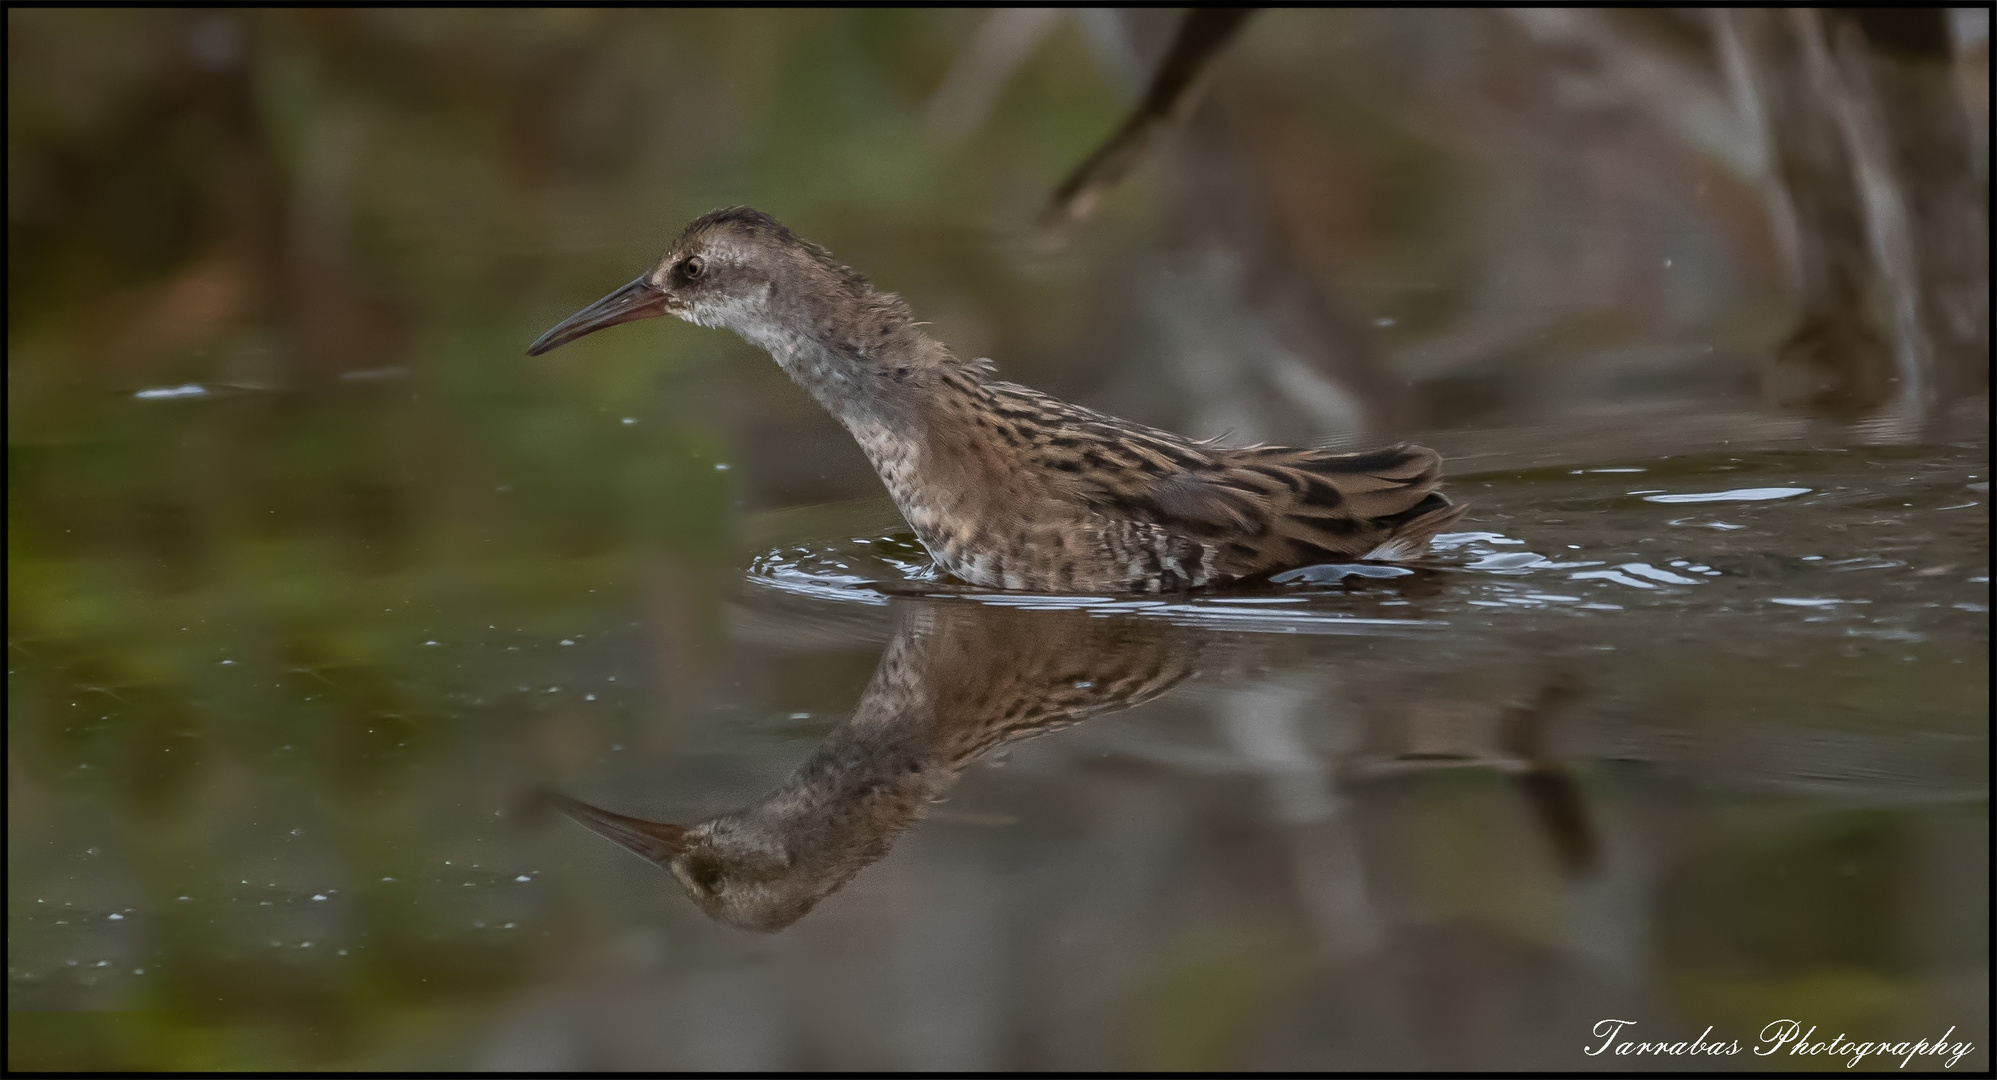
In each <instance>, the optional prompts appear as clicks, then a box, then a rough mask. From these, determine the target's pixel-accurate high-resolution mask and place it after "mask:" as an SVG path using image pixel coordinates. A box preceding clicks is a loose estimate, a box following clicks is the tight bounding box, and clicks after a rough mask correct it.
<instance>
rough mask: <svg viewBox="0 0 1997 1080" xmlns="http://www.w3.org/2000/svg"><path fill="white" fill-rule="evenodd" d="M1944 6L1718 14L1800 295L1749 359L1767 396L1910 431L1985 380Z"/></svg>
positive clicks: (1983, 279)
mask: <svg viewBox="0 0 1997 1080" xmlns="http://www.w3.org/2000/svg"><path fill="white" fill-rule="evenodd" d="M1945 19H1946V12H1944V11H1942V10H1940V9H1911V8H1910V9H1901V10H1897V11H1883V10H1882V11H1877V12H1874V11H1852V12H1838V13H1832V14H1828V15H1827V14H1824V13H1820V12H1817V11H1814V10H1789V11H1759V10H1748V9H1727V10H1724V11H1721V12H1719V13H1717V14H1716V16H1715V20H1714V26H1715V32H1716V44H1717V46H1718V48H1719V49H1720V51H1721V55H1722V58H1723V60H1724V61H1725V68H1726V71H1727V75H1728V78H1729V82H1730V83H1731V84H1732V89H1733V91H1734V96H1735V101H1736V104H1737V106H1738V107H1739V109H1740V111H1741V113H1742V114H1743V116H1745V117H1749V118H1752V120H1753V121H1754V122H1752V123H1751V124H1750V126H1751V127H1753V128H1754V129H1755V130H1756V132H1757V134H1759V135H1760V136H1761V137H1762V139H1763V140H1764V141H1765V148H1764V149H1765V154H1766V158H1765V160H1766V161H1767V162H1768V164H1769V175H1768V176H1767V178H1766V190H1767V193H1768V203H1769V213H1770V217H1771V219H1772V222H1773V225H1774V228H1775V231H1776V233H1777V236H1778V237H1779V238H1781V240H1782V241H1783V247H1784V248H1785V249H1786V254H1787V256H1788V262H1789V264H1790V267H1791V270H1792V273H1793V276H1794V284H1795V287H1796V290H1797V293H1798V300H1799V302H1800V305H1801V308H1802V313H1801V316H1800V318H1799V320H1798V325H1797V327H1796V329H1795V331H1794V332H1792V333H1791V334H1790V335H1789V337H1788V338H1786V339H1785V340H1784V341H1783V342H1782V343H1781V344H1780V345H1779V346H1778V347H1777V348H1776V351H1775V354H1774V356H1773V357H1772V358H1771V359H1770V361H1769V365H1768V368H1767V369H1766V371H1765V372H1764V381H1763V386H1764V390H1765V392H1766V394H1767V396H1768V397H1769V399H1770V400H1771V401H1773V402H1774V403H1776V404H1779V405H1785V406H1796V407H1801V408H1803V409H1805V410H1807V411H1811V412H1815V413H1818V414H1821V415H1825V416H1829V417H1833V418H1836V419H1841V420H1857V419H1860V418H1865V417H1871V418H1874V419H1876V420H1879V421H1881V422H1883V423H1884V424H1886V425H1887V426H1888V427H1889V428H1891V429H1894V430H1897V431H1899V432H1901V433H1903V434H1911V433H1913V432H1915V431H1918V430H1920V429H1922V428H1924V427H1926V426H1927V425H1928V424H1929V423H1930V422H1931V421H1932V420H1933V419H1934V418H1935V415H1936V413H1937V411H1938V409H1941V408H1945V407H1946V406H1947V405H1949V404H1951V403H1953V402H1955V401H1958V400H1961V399H1962V398H1965V397H1968V396H1970V395H1972V394H1975V393H1976V392H1978V391H1979V390H1980V389H1982V388H1983V387H1984V386H1986V385H1987V374H1986V365H1987V364H1988V362H1989V351H1990V307H1989V236H1988V229H1989V188H1988V181H1987V179H1983V180H1979V178H1978V177H1977V175H1976V170H1975V166H1974V152H1973V147H1972V140H1971V129H1970V124H1969V118H1968V115H1967V112H1966V109H1965V106H1964V103H1963V101H1962V99H1961V95H1960V94H1959V93H1958V91H1957V87H1956V83H1955V72H1954V69H1953V64H1952V55H1951V48H1950V42H1949V32H1948V26H1947V24H1946V21H1945ZM1875 304H1878V305H1880V306H1883V307H1884V308H1885V309H1886V313H1887V323H1888V325H1889V326H1890V327H1891V330H1890V334H1889V335H1886V337H1887V338H1888V339H1890V344H1889V343H1888V341H1887V340H1882V335H1880V334H1879V333H1877V332H1875V330H1874V329H1873V326H1874V313H1873V311H1872V310H1871V309H1872V308H1873V306H1874V305H1875Z"/></svg>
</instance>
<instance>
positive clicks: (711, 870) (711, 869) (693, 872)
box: [686, 858, 721, 894]
mask: <svg viewBox="0 0 1997 1080" xmlns="http://www.w3.org/2000/svg"><path fill="white" fill-rule="evenodd" d="M686 869H687V876H688V877H690V878H692V879H693V883H694V885H695V886H697V887H698V888H699V889H700V891H701V892H704V893H710V894H711V893H713V892H715V891H717V890H719V889H720V888H721V866H720V865H719V864H718V863H716V862H715V861H714V860H713V859H700V858H696V859H693V860H690V861H689V862H688V863H687V868H686Z"/></svg>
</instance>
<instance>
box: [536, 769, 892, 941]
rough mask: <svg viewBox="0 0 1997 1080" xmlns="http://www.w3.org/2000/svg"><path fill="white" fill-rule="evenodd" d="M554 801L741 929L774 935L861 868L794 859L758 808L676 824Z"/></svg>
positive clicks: (711, 914)
mask: <svg viewBox="0 0 1997 1080" xmlns="http://www.w3.org/2000/svg"><path fill="white" fill-rule="evenodd" d="M548 797H549V798H550V799H551V801H552V802H553V803H554V805H555V806H556V807H557V808H558V809H560V810H561V811H562V812H563V813H565V814H567V815H568V816H569V817H571V818H573V819H574V820H575V821H577V822H578V823H580V824H582V825H584V826H585V827H587V828H588V829H589V830H590V831H592V832H595V833H597V834H598V835H601V836H604V837H606V838H608V839H610V840H613V841H616V842H617V844H619V845H620V846H622V847H623V848H625V849H626V850H628V851H631V852H632V853H634V854H636V855H638V856H640V857H642V858H644V859H646V860H647V861H649V862H652V863H655V864H657V865H659V866H663V867H665V868H666V869H667V870H668V871H670V872H671V873H672V875H673V878H674V879H675V880H676V881H678V882H679V885H680V888H681V889H683V890H685V892H686V894H687V897H688V899H690V900H692V901H693V902H694V903H695V904H696V905H698V906H699V907H700V909H701V910H702V911H703V912H705V913H706V914H707V916H708V917H709V918H711V919H713V920H715V921H716V922H720V923H726V924H728V925H729V926H734V927H737V928H740V929H743V930H755V931H758V932H761V933H773V932H775V931H778V930H781V929H783V928H784V927H786V926H789V925H790V924H791V923H793V922H796V921H797V920H798V919H800V918H802V917H803V916H804V914H805V913H806V912H808V911H810V910H811V909H812V907H813V906H815V905H816V904H817V903H818V901H819V900H821V899H823V898H824V896H825V894H827V893H829V892H832V891H833V890H834V889H837V888H838V887H839V886H840V885H842V884H844V883H845V880H846V879H847V878H849V877H851V876H852V870H855V869H858V867H854V868H852V869H848V870H845V871H844V872H836V871H835V872H833V873H831V874H827V873H825V872H823V869H822V868H819V867H816V866H814V865H812V863H813V860H811V859H809V858H805V859H797V858H794V857H793V855H792V853H791V851H790V850H789V848H790V845H789V844H787V843H786V842H785V837H784V835H783V831H782V830H781V829H780V828H775V827H772V826H771V824H770V823H768V822H765V821H763V820H761V819H760V817H759V815H757V814H756V813H755V812H754V811H753V810H751V811H744V812H738V813H735V814H727V815H723V816H721V817H717V818H710V819H708V820H706V821H702V822H700V823H698V824H695V825H674V824H672V823H670V822H663V821H646V820H644V819H642V818H634V817H627V816H625V815H623V814H617V813H613V812H611V811H609V810H604V809H601V808H599V807H595V806H591V805H589V804H588V803H585V802H581V801H579V800H576V799H571V798H569V797H567V796H564V795H552V794H551V795H549V796H548Z"/></svg>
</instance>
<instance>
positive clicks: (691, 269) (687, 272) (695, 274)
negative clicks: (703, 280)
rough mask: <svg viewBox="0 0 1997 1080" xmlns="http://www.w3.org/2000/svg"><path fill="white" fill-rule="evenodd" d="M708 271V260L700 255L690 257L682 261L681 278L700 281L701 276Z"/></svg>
mask: <svg viewBox="0 0 1997 1080" xmlns="http://www.w3.org/2000/svg"><path fill="white" fill-rule="evenodd" d="M706 271H707V260H705V259H703V258H701V257H700V256H698V255H689V256H687V257H686V258H684V259H681V260H680V276H682V277H684V278H686V279H687V280H688V281H698V280H700V275H701V274H703V273H705V272H706Z"/></svg>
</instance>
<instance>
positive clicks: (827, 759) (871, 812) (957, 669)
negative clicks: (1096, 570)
mask: <svg viewBox="0 0 1997 1080" xmlns="http://www.w3.org/2000/svg"><path fill="white" fill-rule="evenodd" d="M895 608H896V611H895V616H896V622H895V631H894V634H893V637H892V639H891V640H890V642H889V644H888V646H887V649H886V651H885V652H884V653H883V654H882V656H881V661H880V664H879V666H878V667H876V669H875V671H874V676H873V679H872V681H871V682H870V683H869V684H868V686H867V689H866V691H865V693H863V694H862V695H861V697H860V701H859V703H858V704H857V705H856V706H855V707H854V709H853V714H852V716H851V718H849V719H848V720H846V721H845V722H844V723H842V724H840V725H839V726H838V727H837V728H836V729H834V730H833V731H832V732H831V734H829V735H827V736H826V738H825V740H824V741H823V742H822V743H820V744H819V746H818V747H817V749H816V750H814V751H813V753H812V755H811V757H810V758H809V759H808V760H806V761H805V762H804V764H802V765H801V766H799V767H798V768H797V770H796V771H795V772H793V773H792V774H791V775H790V777H789V778H788V779H786V780H785V781H784V782H783V783H782V784H781V785H780V786H778V787H777V788H776V789H775V790H773V791H771V792H770V793H768V794H767V795H765V796H763V797H762V798H760V799H758V800H757V801H755V802H754V803H751V804H750V805H748V806H746V807H744V808H742V809H740V810H736V811H734V812H732V813H727V814H722V815H719V816H717V817H712V818H708V819H707V820H705V821H701V822H697V823H695V824H692V825H677V824H673V823H670V822H659V821H646V820H643V819H640V818H634V817H628V816H626V815H623V814H618V813H614V812H611V811H609V810H604V809H601V808H599V807H596V806H592V805H590V804H588V803H585V802H582V801H580V800H577V799H573V798H570V797H568V796H566V795H561V794H556V793H548V794H547V795H546V796H545V798H546V799H547V800H548V801H549V802H551V803H552V804H553V805H554V806H555V807H556V808H558V809H560V810H561V811H563V812H564V813H566V814H567V815H568V816H570V817H571V818H573V819H575V820H576V821H577V822H580V823H581V824H583V825H584V826H586V827H588V828H589V829H591V830H592V831H595V832H597V833H599V834H601V835H603V836H606V837H608V838H610V839H611V840H614V841H616V842H617V843H618V844H620V845H622V846H623V847H625V848H627V849H629V850H630V851H632V852H635V853H636V854H638V855H640V856H642V857H643V858H645V859H647V860H649V861H651V862H654V863H657V864H658V865H660V866H663V867H665V868H666V869H667V870H669V871H671V873H672V875H673V877H674V878H675V879H676V880H678V882H679V884H680V886H681V887H682V888H683V889H684V890H685V891H686V894H687V895H688V896H689V897H691V898H692V899H693V901H694V903H696V904H697V905H699V906H700V908H701V910H702V911H704V912H706V913H707V914H708V916H709V917H711V918H713V919H715V920H716V921H718V922H722V923H726V924H728V925H730V926H735V927H739V928H742V929H746V930H757V931H762V932H766V933H770V932H775V931H778V930H782V929H784V928H785V927H788V926H790V925H791V924H792V923H794V922H796V921H797V920H798V919H800V918H802V917H803V916H804V915H805V914H807V913H808V912H810V911H811V910H812V908H813V907H815V906H816V905H817V904H818V902H819V901H821V900H823V899H824V898H825V897H827V896H829V895H831V894H832V893H833V892H835V891H836V890H838V889H839V888H840V887H841V886H842V885H844V884H846V882H848V881H850V880H851V879H852V878H853V876H854V875H855V874H857V873H858V872H859V871H860V870H862V869H864V868H865V867H866V866H868V865H869V864H871V863H873V862H875V861H877V860H879V859H880V858H882V857H883V856H885V855H886V854H887V853H888V851H889V849H890V848H891V847H892V846H893V844H894V842H895V840H896V838H898V837H899V836H900V835H901V834H902V833H903V832H906V831H907V830H908V829H910V828H911V827H913V826H914V825H915V824H916V823H917V822H918V821H919V820H920V819H921V817H922V816H923V808H924V807H925V805H927V804H928V803H930V802H934V801H940V799H941V797H942V795H943V793H944V792H945V791H947V790H948V789H949V788H950V787H951V786H952V785H953V784H954V783H955V782H956V780H957V778H958V776H959V775H960V774H961V773H962V772H963V771H964V769H965V768H967V767H968V766H970V765H971V764H972V763H973V762H975V761H977V760H978V759H979V758H981V757H983V756H984V755H986V754H988V753H990V752H992V751H993V750H996V749H998V748H999V747H1001V746H1004V745H1006V744H1008V743H1011V742H1014V741H1016V740H1020V739H1027V738H1031V737H1033V736H1036V735H1040V734H1044V733H1046V732H1049V731H1053V730H1055V729H1057V728H1061V727H1065V726H1067V725H1070V724H1073V723H1076V722H1078V721H1081V720H1086V719H1090V718H1092V717H1097V716H1102V715H1105V714H1108V713H1113V712H1118V711H1121V710H1123V709H1128V708H1131V707H1133V706H1135V705H1139V704H1142V703H1143V702H1146V701H1149V700H1151V699H1153V698H1155V697H1158V696H1159V695H1161V694H1163V693H1165V692H1166V691H1168V690H1170V689H1172V688H1173V687H1174V686H1177V685H1178V684H1180V683H1181V682H1184V681H1186V680H1188V679H1190V678H1194V677H1197V676H1200V675H1203V674H1206V675H1212V674H1218V673H1223V672H1228V671H1241V670H1243V669H1244V668H1248V667H1252V666H1259V664H1260V662H1261V659H1262V658H1261V657H1259V656H1258V655H1257V654H1259V653H1260V652H1261V651H1262V650H1260V649H1257V648H1248V647H1245V646H1244V645H1243V640H1244V636H1235V635H1218V634H1215V633H1213V632H1212V631H1206V630H1197V629H1193V628H1190V627H1183V626H1177V625H1173V624H1171V623H1168V622H1166V621H1165V620H1162V619H1155V618H1100V617H1091V616H1090V615H1089V614H1088V613H1086V612H1084V611H1033V610H1021V609H1018V608H1011V607H1000V606H993V605H987V604H983V603H977V602H967V601H961V600H959V601H940V602H939V601H935V600H914V599H909V600H899V601H897V602H896V603H895ZM1254 636H1259V635H1252V636H1246V637H1254ZM1572 696H1573V689H1572V686H1571V684H1569V683H1566V682H1560V683H1559V684H1558V685H1557V686H1550V688H1549V690H1548V691H1546V692H1545V693H1544V694H1542V695H1541V701H1540V702H1539V703H1536V704H1535V705H1528V706H1521V707H1519V708H1515V709H1513V710H1512V711H1511V712H1510V713H1507V714H1506V715H1505V718H1504V720H1503V721H1502V722H1501V724H1500V725H1499V730H1500V731H1501V732H1504V733H1506V734H1503V735H1501V736H1500V745H1497V746H1494V747H1492V748H1491V750H1492V751H1493V752H1492V753H1490V754H1488V755H1479V756H1485V757H1488V758H1489V759H1490V760H1491V762H1492V763H1493V764H1497V765H1501V766H1502V765H1505V764H1508V763H1509V764H1513V765H1521V764H1522V765H1525V766H1526V768H1525V769H1523V770H1522V771H1521V772H1520V782H1521V784H1520V790H1521V793H1522V794H1523V795H1524V796H1525V797H1526V799H1527V801H1528V802H1529V803H1530V804H1532V805H1533V806H1534V808H1535V810H1536V811H1538V814H1537V815H1536V816H1537V817H1538V818H1539V820H1540V821H1541V823H1542V825H1544V826H1546V827H1547V828H1548V831H1549V833H1550V834H1551V835H1550V839H1551V842H1552V843H1553V845H1554V847H1555V849H1556V851H1557V852H1558V853H1559V854H1561V855H1562V856H1563V857H1562V860H1561V861H1562V862H1563V863H1565V864H1567V867H1568V869H1569V870H1570V871H1574V872H1579V871H1580V870H1583V869H1585V868H1586V865H1587V864H1588V863H1589V862H1590V861H1591V855H1590V851H1591V849H1592V846H1593V841H1592V838H1591V837H1592V833H1591V830H1590V828H1589V826H1588V823H1587V819H1586V815H1585V811H1584V808H1583V807H1582V805H1581V803H1580V802H1579V800H1578V798H1577V797H1576V795H1575V791H1574V788H1573V785H1572V784H1571V782H1570V781H1569V780H1568V779H1567V777H1566V774H1565V773H1564V771H1562V770H1561V769H1560V767H1559V766H1558V764H1557V762H1553V761H1551V760H1550V759H1548V758H1546V757H1545V756H1544V755H1543V754H1541V753H1539V752H1538V751H1537V750H1535V749H1532V748H1530V747H1528V746H1525V745H1520V746H1512V745H1509V744H1511V743H1512V742H1514V741H1519V740H1520V738H1521V737H1523V740H1524V742H1529V743H1534V744H1536V743H1537V739H1536V737H1534V736H1533V735H1531V734H1528V733H1533V732H1536V731H1537V729H1538V727H1539V725H1538V724H1537V722H1536V720H1535V719H1534V717H1535V716H1536V715H1538V713H1539V709H1538V705H1539V704H1546V703H1551V702H1555V701H1558V702H1560V703H1564V702H1565V701H1566V700H1568V699H1570V698H1571V697H1572ZM1388 719H1390V720H1393V718H1388ZM1393 722H1394V723H1396V724H1397V725H1398V721H1397V720H1393ZM1400 756H1401V757H1403V758H1405V759H1406V763H1407V764H1408V765H1411V766H1416V767H1419V759H1421V758H1423V757H1426V756H1428V755H1425V754H1422V753H1419V752H1415V753H1408V754H1405V755H1400ZM1518 759H1523V760H1518ZM1515 771H1517V770H1515Z"/></svg>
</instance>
